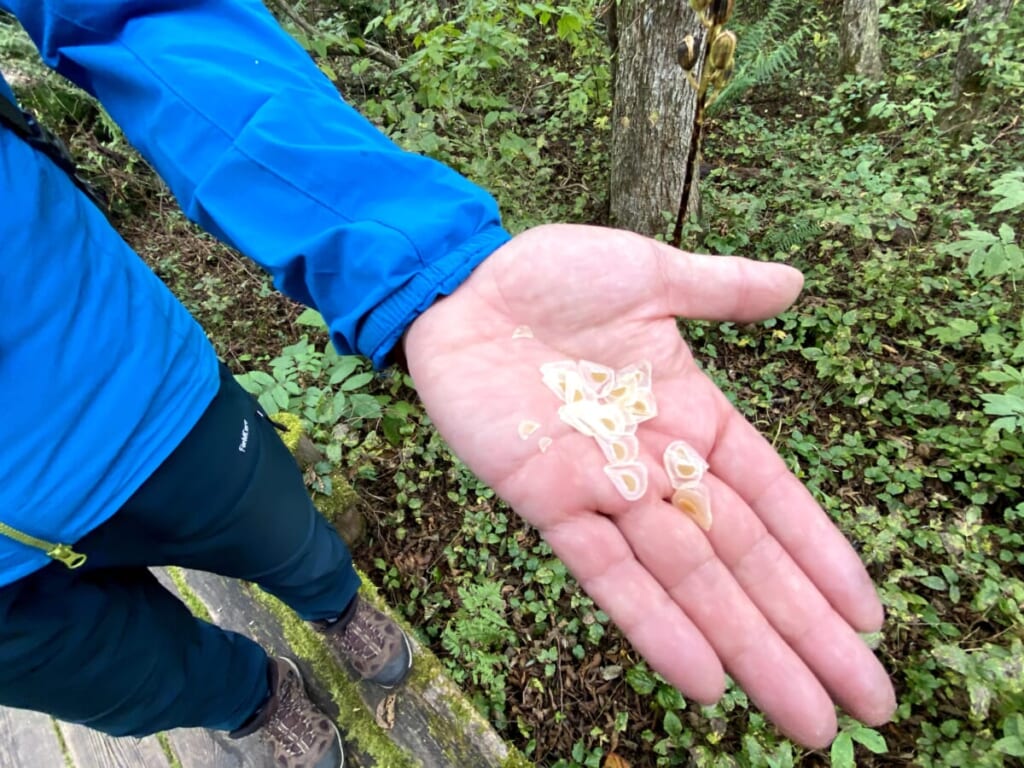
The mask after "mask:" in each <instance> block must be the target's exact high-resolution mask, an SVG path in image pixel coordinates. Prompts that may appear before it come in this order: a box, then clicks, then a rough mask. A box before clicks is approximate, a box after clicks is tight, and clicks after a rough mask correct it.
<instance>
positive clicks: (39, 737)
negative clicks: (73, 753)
mask: <svg viewBox="0 0 1024 768" xmlns="http://www.w3.org/2000/svg"><path fill="white" fill-rule="evenodd" d="M0 766H3V767H4V768H36V767H37V766H38V768H63V766H64V752H63V750H62V749H61V746H60V740H59V739H58V738H57V731H56V730H55V729H54V723H53V720H52V719H51V718H50V716H49V715H44V714H42V713H40V712H31V711H29V710H27V709H9V708H7V707H0Z"/></svg>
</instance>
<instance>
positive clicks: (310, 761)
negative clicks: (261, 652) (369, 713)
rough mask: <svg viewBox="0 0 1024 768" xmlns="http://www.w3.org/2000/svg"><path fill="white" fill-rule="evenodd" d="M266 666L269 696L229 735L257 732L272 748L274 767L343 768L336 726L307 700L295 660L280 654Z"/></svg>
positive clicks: (236, 737)
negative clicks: (257, 709) (248, 718)
mask: <svg viewBox="0 0 1024 768" xmlns="http://www.w3.org/2000/svg"><path fill="white" fill-rule="evenodd" d="M268 669H269V677H270V698H268V699H267V701H266V703H265V704H264V705H263V706H262V707H260V709H259V711H258V712H257V713H256V714H255V715H253V717H252V718H250V720H249V721H248V722H247V723H246V724H245V725H243V726H242V727H241V728H239V729H238V730H237V731H232V732H231V734H230V736H231V737H232V738H235V739H238V738H241V737H242V736H248V735H249V734H251V733H254V732H258V733H259V736H260V738H261V739H262V740H263V741H264V742H265V743H266V744H267V745H268V746H270V748H271V749H272V750H273V751H274V766H275V767H276V768H344V765H345V753H344V752H343V751H342V748H341V735H340V734H339V733H338V728H337V726H336V725H335V724H334V723H333V722H332V721H331V719H330V718H329V717H327V715H325V714H324V713H323V712H321V711H320V709H319V708H318V707H317V706H316V705H315V704H314V703H313V702H312V701H310V700H309V696H307V695H306V686H305V685H304V684H303V682H302V674H301V673H300V672H299V668H298V667H297V666H295V662H293V661H292V660H291V659H286V658H284V657H280V656H279V657H277V658H274V659H270V664H269V667H268Z"/></svg>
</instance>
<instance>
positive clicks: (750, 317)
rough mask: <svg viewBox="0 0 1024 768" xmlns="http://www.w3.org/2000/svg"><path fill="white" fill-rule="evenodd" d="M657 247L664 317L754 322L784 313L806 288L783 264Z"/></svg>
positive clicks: (660, 245)
mask: <svg viewBox="0 0 1024 768" xmlns="http://www.w3.org/2000/svg"><path fill="white" fill-rule="evenodd" d="M654 247H655V254H656V259H657V272H658V274H659V275H660V277H661V282H662V286H661V287H662V290H661V292H660V295H661V299H662V300H661V302H660V304H659V305H658V307H657V309H658V311H660V312H661V313H662V314H670V315H676V316H680V317H687V318H690V319H694V320H696V319H701V320H730V321H735V322H740V323H751V322H755V321H757V320H764V319H765V318H769V317H773V316H775V315H777V314H778V313H779V312H782V311H783V310H784V309H786V308H787V307H788V306H790V305H791V304H792V303H793V302H794V301H795V300H796V297H797V296H798V295H799V294H800V291H801V289H802V288H803V280H804V279H803V275H802V274H800V272H799V271H798V270H796V269H793V268H792V267H789V266H786V265H785V264H778V263H774V262H761V261H751V260H750V259H743V258H739V257H736V256H704V255H700V254H694V253H687V252H685V251H679V250H676V249H675V248H671V247H669V246H667V245H665V244H663V243H655V244H654Z"/></svg>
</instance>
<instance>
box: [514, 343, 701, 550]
mask: <svg viewBox="0 0 1024 768" xmlns="http://www.w3.org/2000/svg"><path fill="white" fill-rule="evenodd" d="M540 372H541V380H542V381H543V382H544V384H545V385H547V387H548V388H549V389H550V390H551V391H552V392H554V393H555V394H556V395H557V396H558V397H559V399H561V400H562V402H563V405H562V406H561V407H559V409H558V416H559V418H560V419H561V420H562V421H564V422H565V423H566V424H568V425H569V426H571V427H572V428H573V429H575V430H576V431H577V432H580V433H581V434H584V435H586V436H587V437H591V438H593V439H594V441H595V442H596V443H597V445H598V447H599V448H600V449H601V452H602V453H603V454H604V456H605V459H606V460H607V464H605V466H604V472H605V474H606V475H607V476H608V479H609V480H610V481H611V483H612V485H614V486H615V488H616V490H618V492H619V493H620V494H622V497H623V498H625V499H626V500H628V501H637V500H638V499H640V498H642V497H643V495H644V494H645V493H646V492H647V486H648V475H647V466H646V465H645V464H644V463H643V462H642V461H640V443H639V441H638V440H637V437H636V431H637V427H638V426H639V425H640V424H641V423H643V422H644V421H647V420H648V419H653V418H654V417H655V416H657V415H658V407H657V403H656V402H655V399H654V391H653V389H652V387H651V364H650V363H649V362H648V361H646V360H643V361H641V362H639V363H635V364H633V365H629V366H626V367H625V368H622V369H619V370H615V369H613V368H610V367H608V366H606V365H601V364H599V363H594V362H591V361H589V360H579V361H574V360H560V361H557V362H553V363H546V364H544V365H542V366H541V367H540ZM539 427H540V424H539V423H537V422H536V421H523V422H521V423H520V424H519V436H520V437H521V438H522V439H523V440H526V439H528V438H529V437H530V435H532V434H533V433H534V432H535V431H536V430H537V429H538V428H539ZM550 445H551V438H549V437H541V438H540V441H539V442H538V447H539V448H540V450H541V451H542V452H543V451H546V450H547V449H548V447H550ZM663 462H664V466H665V472H666V474H667V475H668V478H669V482H670V483H671V484H672V487H673V489H675V492H674V493H673V495H672V504H673V505H674V506H675V507H676V508H678V509H680V510H682V511H683V512H685V513H686V514H688V515H689V516H690V517H692V518H693V520H694V521H695V522H696V523H697V524H698V525H699V526H700V527H701V528H703V529H704V530H705V531H707V530H709V529H710V528H711V500H710V497H709V494H708V490H707V488H706V487H705V486H704V484H703V483H702V482H701V480H702V479H703V477H704V473H705V472H706V471H707V468H708V465H707V462H706V461H704V459H703V458H702V457H701V456H700V454H698V453H697V451H696V450H694V448H693V447H692V446H691V445H689V444H688V443H686V442H685V441H683V440H676V441H675V442H673V443H671V444H670V445H669V446H668V448H666V449H665V454H664V457H663Z"/></svg>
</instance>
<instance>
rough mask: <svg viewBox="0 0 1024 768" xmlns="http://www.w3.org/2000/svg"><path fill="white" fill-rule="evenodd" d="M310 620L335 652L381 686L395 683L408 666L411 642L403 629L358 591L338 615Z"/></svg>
mask: <svg viewBox="0 0 1024 768" xmlns="http://www.w3.org/2000/svg"><path fill="white" fill-rule="evenodd" d="M312 624H313V626H314V627H315V628H316V629H317V630H318V631H320V632H321V633H323V635H324V637H325V638H326V640H327V644H328V645H329V646H330V648H331V650H332V651H333V652H334V653H335V655H336V656H338V657H340V659H341V660H342V661H345V662H348V663H349V664H350V665H351V666H352V667H353V668H354V669H355V671H356V674H358V675H359V676H360V677H361V678H363V679H364V680H369V681H370V682H372V683H376V684H377V685H379V686H380V687H381V688H394V687H395V686H396V685H399V684H400V683H401V682H402V681H403V680H405V678H406V676H407V675H408V674H409V670H410V669H412V646H411V645H410V644H409V638H408V637H406V634H405V632H403V631H402V628H401V627H399V626H398V624H396V623H395V622H394V621H392V620H391V619H390V618H389V617H388V616H387V615H386V614H384V613H382V612H381V611H378V610H377V609H376V608H374V607H373V606H372V605H370V604H369V603H368V602H366V601H365V600H363V599H362V598H361V597H360V596H359V595H356V597H355V605H354V606H353V607H351V608H348V609H347V610H346V611H345V614H343V615H342V617H341V618H340V619H338V620H336V621H334V622H333V623H331V622H327V621H314V622H312Z"/></svg>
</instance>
